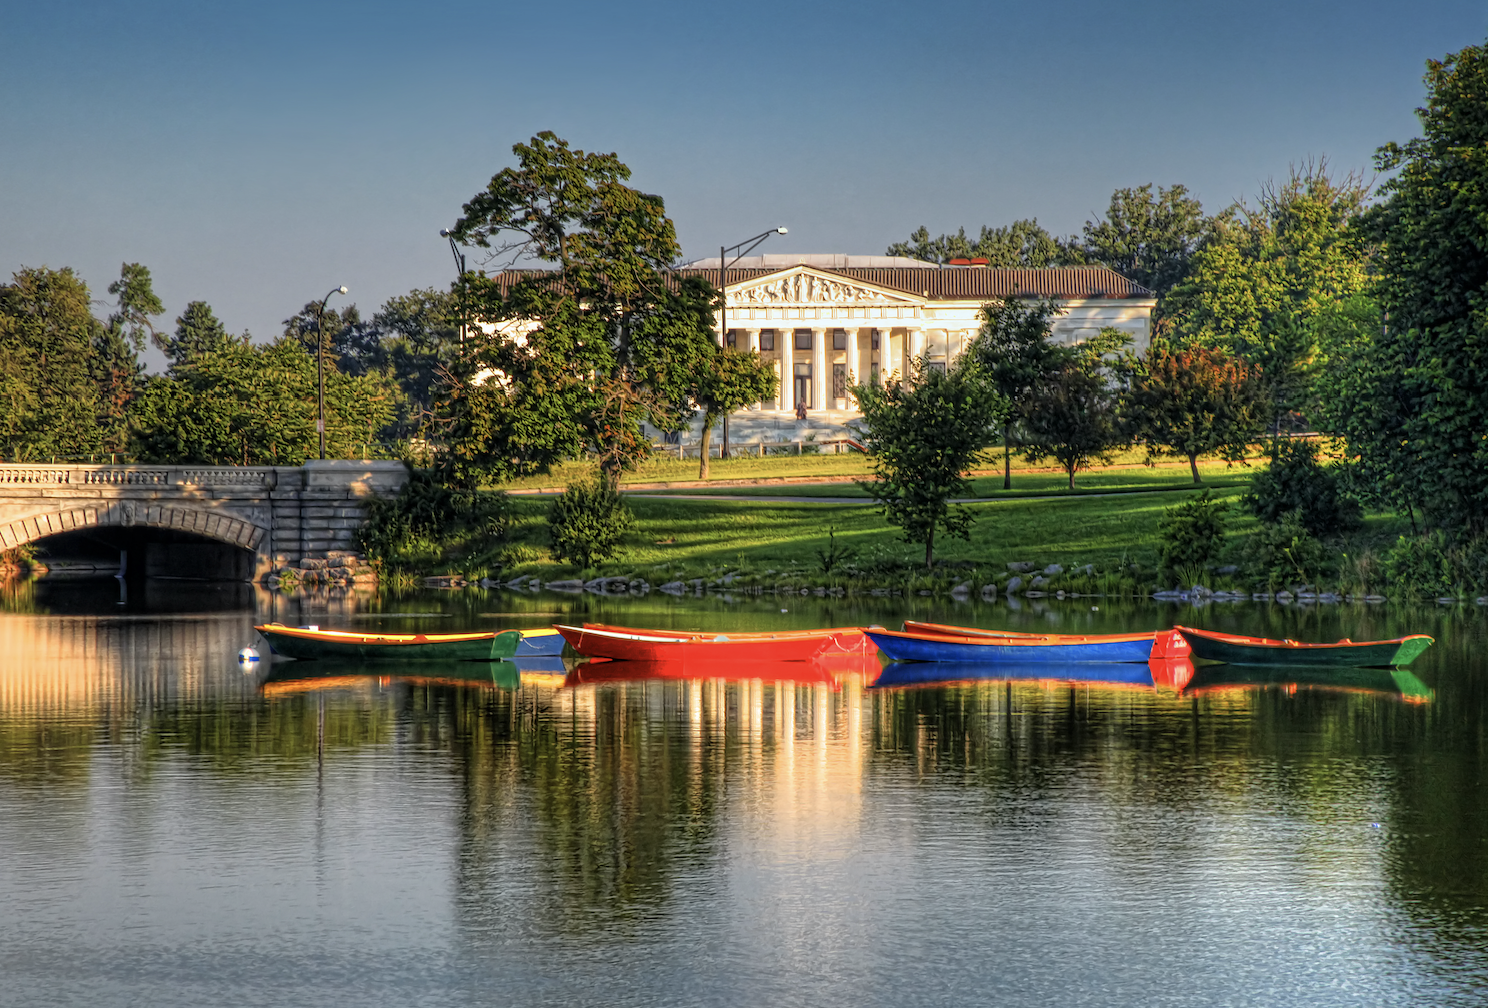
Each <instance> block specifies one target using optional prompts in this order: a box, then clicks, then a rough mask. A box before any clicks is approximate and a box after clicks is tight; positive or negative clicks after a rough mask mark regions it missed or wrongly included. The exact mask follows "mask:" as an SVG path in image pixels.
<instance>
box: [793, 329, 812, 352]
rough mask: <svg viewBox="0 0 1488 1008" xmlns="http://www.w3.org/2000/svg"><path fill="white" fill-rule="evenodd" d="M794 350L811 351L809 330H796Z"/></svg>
mask: <svg viewBox="0 0 1488 1008" xmlns="http://www.w3.org/2000/svg"><path fill="white" fill-rule="evenodd" d="M796 349H797V350H810V349H811V330H810V329H797V330H796Z"/></svg>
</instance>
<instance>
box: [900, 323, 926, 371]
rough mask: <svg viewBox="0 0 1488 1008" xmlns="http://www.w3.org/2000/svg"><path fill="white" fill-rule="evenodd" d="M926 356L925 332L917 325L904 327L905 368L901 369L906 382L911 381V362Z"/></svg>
mask: <svg viewBox="0 0 1488 1008" xmlns="http://www.w3.org/2000/svg"><path fill="white" fill-rule="evenodd" d="M924 355H925V330H924V329H921V328H920V327H919V326H917V325H909V326H905V327H904V366H903V367H902V368H900V371H901V373H902V374H903V377H904V380H905V381H909V376H910V371H911V362H912V361H913V360H914V358H916V357H923V356H924Z"/></svg>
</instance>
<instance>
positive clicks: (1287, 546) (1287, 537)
mask: <svg viewBox="0 0 1488 1008" xmlns="http://www.w3.org/2000/svg"><path fill="white" fill-rule="evenodd" d="M1242 553H1243V558H1244V566H1245V568H1246V569H1247V570H1248V571H1249V572H1250V573H1251V574H1252V575H1253V576H1254V577H1256V578H1258V579H1261V580H1263V581H1265V583H1266V587H1267V588H1275V587H1278V586H1281V585H1287V584H1313V585H1315V584H1317V582H1318V581H1319V580H1320V579H1321V578H1322V577H1324V576H1326V575H1327V574H1330V573H1332V572H1333V571H1334V570H1335V562H1334V558H1333V554H1332V553H1331V552H1329V550H1328V548H1327V547H1326V546H1324V545H1323V544H1322V543H1320V542H1318V540H1317V538H1316V537H1315V536H1314V535H1313V534H1312V533H1311V532H1309V531H1308V530H1307V526H1306V525H1304V524H1303V522H1302V516H1301V513H1300V511H1288V512H1287V513H1286V514H1284V515H1282V517H1281V520H1280V521H1277V522H1271V523H1269V524H1265V525H1262V526H1261V527H1260V528H1259V529H1257V530H1256V531H1255V532H1252V533H1251V534H1250V535H1249V536H1248V537H1247V539H1246V542H1245V546H1244V549H1243V551H1242Z"/></svg>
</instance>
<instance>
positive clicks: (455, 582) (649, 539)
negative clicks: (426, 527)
mask: <svg viewBox="0 0 1488 1008" xmlns="http://www.w3.org/2000/svg"><path fill="white" fill-rule="evenodd" d="M1142 458H1143V456H1142V453H1141V452H1140V451H1132V452H1127V453H1124V454H1123V455H1121V456H1118V457H1117V458H1115V459H1113V464H1111V465H1109V466H1100V467H1092V468H1091V469H1090V470H1089V471H1087V472H1084V473H1082V474H1081V475H1080V477H1079V479H1078V481H1077V488H1076V489H1075V490H1074V491H1070V490H1068V489H1066V488H1065V483H1066V480H1065V476H1064V473H1063V472H1062V471H1059V470H1051V469H1048V468H1038V467H1027V466H1025V467H1018V468H1015V469H1014V470H1013V490H1012V491H1011V492H1005V491H1002V489H1001V485H1002V474H1001V472H1000V470H999V471H997V472H996V473H995V475H978V476H975V477H974V478H973V479H972V481H971V482H972V484H973V489H974V491H975V493H976V494H977V495H978V496H991V497H994V498H995V499H992V500H987V501H978V502H974V503H970V504H969V505H968V507H970V509H971V510H972V512H973V513H974V514H975V516H976V522H975V524H974V525H973V527H972V532H971V537H970V539H968V540H965V541H961V540H947V541H946V542H944V543H943V545H942V548H941V549H940V550H939V551H938V555H937V560H936V563H935V564H934V566H933V567H930V568H926V567H925V566H924V564H923V561H922V559H921V554H920V549H919V547H918V545H917V544H913V543H908V542H905V541H903V540H902V539H901V538H900V535H899V530H898V529H897V528H895V527H893V526H891V525H889V524H888V523H887V522H886V521H885V520H884V518H883V516H882V514H881V513H880V512H879V511H878V510H877V509H876V507H875V506H874V504H873V502H872V500H871V499H869V498H868V497H867V495H866V494H864V493H863V492H862V490H861V489H859V488H858V487H857V486H855V485H854V484H852V483H827V482H821V480H824V479H833V478H835V479H844V478H850V477H852V476H857V475H859V474H860V473H863V474H866V473H865V470H866V465H865V464H864V463H863V462H862V460H861V457H858V458H853V457H852V456H842V457H841V458H837V457H834V456H817V457H810V456H808V457H804V458H799V459H797V458H792V459H771V460H768V462H769V463H774V464H773V465H770V466H769V469H770V470H772V471H773V472H774V473H775V474H777V479H772V480H771V482H770V483H769V484H765V485H760V484H753V485H748V486H739V485H736V484H735V485H730V484H731V483H732V482H733V481H735V480H737V479H741V478H747V479H763V478H767V477H765V476H764V474H763V473H761V472H759V471H757V470H756V469H755V467H754V466H753V465H752V463H754V462H755V461H756V460H753V459H743V460H738V461H739V462H741V463H744V464H742V465H736V464H735V460H724V461H722V462H720V463H716V464H715V466H714V469H713V475H714V478H713V479H712V480H710V481H709V485H708V486H706V487H692V488H675V489H676V492H675V493H673V492H664V493H662V492H657V491H652V492H647V491H645V490H642V489H640V487H641V486H645V485H646V484H655V483H657V482H665V481H666V479H665V477H667V476H670V475H672V474H671V473H670V472H669V471H668V470H669V468H670V466H668V465H667V463H668V461H669V460H660V463H661V464H655V463H648V464H646V465H644V466H642V467H639V468H638V469H637V471H635V472H633V473H630V474H627V476H626V478H625V480H624V481H623V482H622V490H624V491H625V493H624V498H625V503H626V505H627V506H628V507H629V509H630V511H631V513H632V515H633V517H634V521H633V526H632V527H631V528H630V530H629V531H628V532H627V533H626V534H625V536H624V539H623V541H622V544H621V552H620V553H619V554H618V555H617V556H615V557H614V558H613V559H610V560H607V561H603V562H599V563H595V564H593V565H592V566H590V567H587V568H580V567H578V566H576V565H574V564H565V563H561V562H558V561H556V560H555V559H554V558H553V557H552V555H551V553H550V552H549V541H548V524H547V520H546V516H547V509H548V507H549V505H550V503H551V501H550V499H549V498H546V497H543V496H536V495H535V494H534V493H533V492H534V491H536V492H541V491H544V490H546V491H549V492H556V491H558V490H560V489H561V488H562V487H563V486H565V485H566V484H567V483H568V482H569V481H571V480H577V479H580V478H582V477H583V475H584V474H585V473H587V472H591V471H592V469H590V468H588V467H585V466H582V465H579V464H577V463H573V464H568V465H564V466H559V467H555V469H554V472H553V474H552V475H550V476H548V477H545V478H540V479H533V480H528V481H516V482H517V483H523V482H525V483H526V484H527V486H525V487H524V486H512V485H507V486H503V487H501V488H500V489H501V490H502V491H510V490H512V489H525V490H528V491H529V493H527V494H513V493H509V492H508V493H500V492H491V491H487V492H486V494H488V495H489V497H490V498H492V499H500V500H502V502H503V505H504V510H503V514H502V519H501V523H500V533H499V538H500V542H499V543H495V542H492V541H489V540H481V539H480V537H479V536H476V537H466V538H465V539H463V540H459V541H453V542H448V543H445V544H443V548H442V549H441V548H438V544H434V543H424V544H422V545H423V548H422V551H420V550H418V549H414V550H410V551H407V552H406V553H405V557H407V558H408V559H412V557H413V555H414V554H418V555H419V556H420V557H421V559H420V560H419V561H418V562H414V563H409V562H399V561H398V560H397V558H389V557H387V556H383V557H381V558H379V559H377V560H376V561H375V563H376V566H378V568H379V573H380V575H381V580H382V583H383V584H385V585H387V586H389V587H414V586H418V585H424V586H429V587H440V588H460V587H465V586H472V587H473V586H481V587H485V588H494V587H506V588H511V589H514V590H521V591H532V590H539V589H544V590H553V591H559V592H579V591H585V590H587V591H590V592H596V593H600V594H608V595H616V594H632V595H644V594H648V593H651V592H665V593H668V594H672V595H682V594H697V593H701V592H710V591H712V592H729V593H734V594H741V595H743V594H747V595H767V594H780V595H786V594H790V595H799V594H801V593H808V594H815V595H819V596H824V595H834V596H896V595H898V596H905V595H932V596H951V597H969V596H981V597H984V598H991V597H994V596H1007V595H1009V594H1011V595H1014V596H1017V597H1025V598H1041V597H1048V598H1054V599H1058V598H1101V597H1104V598H1157V599H1175V598H1181V599H1184V600H1201V599H1206V598H1213V599H1214V600H1215V601H1238V600H1241V599H1243V600H1257V601H1259V600H1264V599H1276V600H1279V601H1283V602H1284V601H1289V600H1292V599H1298V600H1302V601H1318V602H1323V603H1328V602H1343V601H1361V602H1362V601H1369V602H1379V601H1383V600H1384V599H1385V597H1386V596H1392V597H1409V598H1412V599H1413V600H1420V599H1421V598H1422V597H1423V596H1422V593H1420V592H1419V591H1413V592H1412V591H1407V592H1400V591H1392V590H1391V586H1390V585H1389V584H1388V583H1387V582H1386V580H1385V579H1384V577H1383V567H1384V565H1383V564H1382V563H1381V557H1383V556H1384V555H1385V554H1386V553H1387V552H1388V551H1389V550H1390V548H1391V547H1392V546H1393V544H1395V542H1396V541H1397V539H1398V538H1399V537H1400V536H1402V535H1405V534H1408V533H1409V532H1410V528H1409V524H1408V522H1406V521H1405V520H1404V519H1403V518H1400V517H1398V516H1395V515H1392V514H1387V513H1369V514H1365V515H1364V516H1363V519H1362V521H1361V522H1360V523H1359V525H1358V526H1357V527H1356V528H1354V529H1353V530H1351V531H1350V532H1348V533H1347V534H1344V535H1340V536H1336V537H1332V538H1330V539H1329V541H1328V549H1329V551H1330V553H1331V555H1332V556H1333V557H1334V558H1336V561H1337V562H1336V564H1335V565H1333V566H1332V567H1331V568H1330V567H1329V566H1328V565H1324V566H1323V567H1322V568H1320V569H1317V570H1309V569H1307V568H1306V567H1305V566H1304V567H1303V568H1302V569H1299V570H1298V571H1297V572H1296V574H1295V575H1294V576H1290V577H1288V576H1286V573H1287V572H1286V571H1285V570H1283V571H1282V572H1281V573H1280V574H1278V573H1277V572H1275V571H1274V570H1273V571H1272V572H1270V573H1269V574H1258V573H1256V567H1255V565H1254V564H1253V563H1251V564H1247V562H1246V561H1247V559H1248V555H1247V553H1246V550H1247V549H1248V548H1249V545H1248V544H1249V543H1250V542H1251V540H1253V539H1254V538H1256V533H1258V532H1259V531H1260V530H1261V529H1262V524H1261V523H1260V522H1259V521H1258V520H1257V519H1256V518H1254V517H1253V516H1252V515H1251V514H1250V513H1249V511H1248V510H1247V509H1246V508H1245V507H1244V506H1243V504H1242V502H1241V499H1242V496H1243V495H1244V494H1245V493H1246V492H1247V491H1248V490H1249V489H1251V484H1252V481H1253V479H1254V477H1255V476H1256V475H1257V474H1259V473H1264V472H1266V471H1267V467H1266V465H1265V463H1262V464H1261V465H1259V466H1255V465H1246V464H1233V465H1231V464H1226V463H1225V462H1223V461H1206V462H1202V463H1200V465H1199V471H1200V475H1201V477H1202V478H1203V481H1204V482H1203V484H1202V485H1195V484H1194V483H1193V482H1192V479H1191V475H1190V471H1189V465H1188V462H1187V461H1186V460H1183V459H1179V460H1173V461H1167V460H1164V461H1159V462H1157V463H1155V464H1152V465H1145V464H1143V463H1142ZM781 462H784V463H787V464H786V465H785V466H780V465H779V463H781ZM782 469H784V470H785V471H784V472H782V471H781V470H782ZM854 470H856V471H854ZM787 479H810V480H812V482H810V483H789V482H784V481H783V480H787ZM715 484H716V485H717V486H715ZM994 484H995V485H994ZM633 487H634V488H636V489H632V488H633ZM689 491H690V492H689ZM1206 494H1207V499H1209V500H1212V501H1214V502H1217V503H1219V504H1221V505H1225V506H1226V508H1227V510H1228V514H1229V518H1228V520H1227V521H1226V522H1225V524H1224V529H1223V534H1222V543H1221V545H1220V547H1219V548H1218V550H1217V551H1216V555H1215V557H1214V559H1213V562H1210V563H1207V564H1201V565H1188V566H1186V567H1185V566H1183V565H1179V566H1177V567H1176V568H1175V567H1173V566H1172V565H1171V564H1170V565H1167V566H1165V565H1164V561H1163V541H1164V535H1165V532H1164V526H1163V523H1164V520H1165V516H1166V515H1168V513H1169V512H1170V511H1171V509H1172V508H1173V506H1174V505H1175V504H1177V503H1179V502H1183V501H1193V500H1197V499H1199V498H1200V497H1201V496H1203V495H1206ZM771 496H790V497H796V498H803V499H797V500H788V501H781V500H769V499H765V500H752V499H750V498H751V497H766V498H768V497H771ZM812 496H820V497H825V498H828V500H825V501H823V502H821V503H817V502H813V501H811V500H810V499H809V498H810V497H812ZM719 497H728V498H732V499H718V498H719ZM847 497H852V498H855V499H854V500H852V501H842V500H833V499H831V498H847ZM858 499H861V503H858V502H857V500H858ZM488 527H489V526H488ZM373 552H374V555H375V551H373ZM1283 566H1285V565H1283ZM1437 597H1439V596H1437V595H1433V596H1431V600H1435V599H1436V598H1437ZM1454 599H1457V600H1464V601H1473V598H1471V597H1466V596H1463V595H1461V593H1458V594H1457V595H1456V596H1454Z"/></svg>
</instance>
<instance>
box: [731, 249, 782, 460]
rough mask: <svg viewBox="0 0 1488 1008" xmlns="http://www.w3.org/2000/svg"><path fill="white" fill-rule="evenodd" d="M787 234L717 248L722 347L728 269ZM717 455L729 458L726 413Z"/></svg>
mask: <svg viewBox="0 0 1488 1008" xmlns="http://www.w3.org/2000/svg"><path fill="white" fill-rule="evenodd" d="M788 233H789V232H788V231H787V230H786V229H785V228H783V227H778V228H771V229H770V230H769V231H765V232H762V233H760V234H757V235H755V236H754V237H753V238H745V239H744V240H743V241H741V242H740V243H739V244H737V245H730V246H728V247H726V248H725V247H724V246H722V245H720V246H719V247H718V322H719V329H718V333H719V336H718V339H719V343H720V344H721V345H722V346H725V347H727V346H728V295H727V294H726V293H724V289H725V287H726V286H727V284H728V268H729V267H730V266H732V265H733V264H734V263H736V262H738V261H739V260H740V259H743V258H744V257H745V256H747V255H748V254H749V253H751V252H753V251H754V250H755V249H757V248H759V245H760V242H762V241H764V240H765V239H766V238H768V237H770V236H771V235H773V234H788ZM736 249H737V250H739V254H738V255H736V256H734V258H733V259H732V260H730V259H728V258H727V256H728V254H729V253H730V252H733V251H735V250H736ZM781 381H782V382H783V381H785V378H784V377H782V378H781ZM719 454H720V457H722V458H728V457H729V418H728V414H727V413H725V414H724V415H723V445H722V446H721V448H720V450H719Z"/></svg>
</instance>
